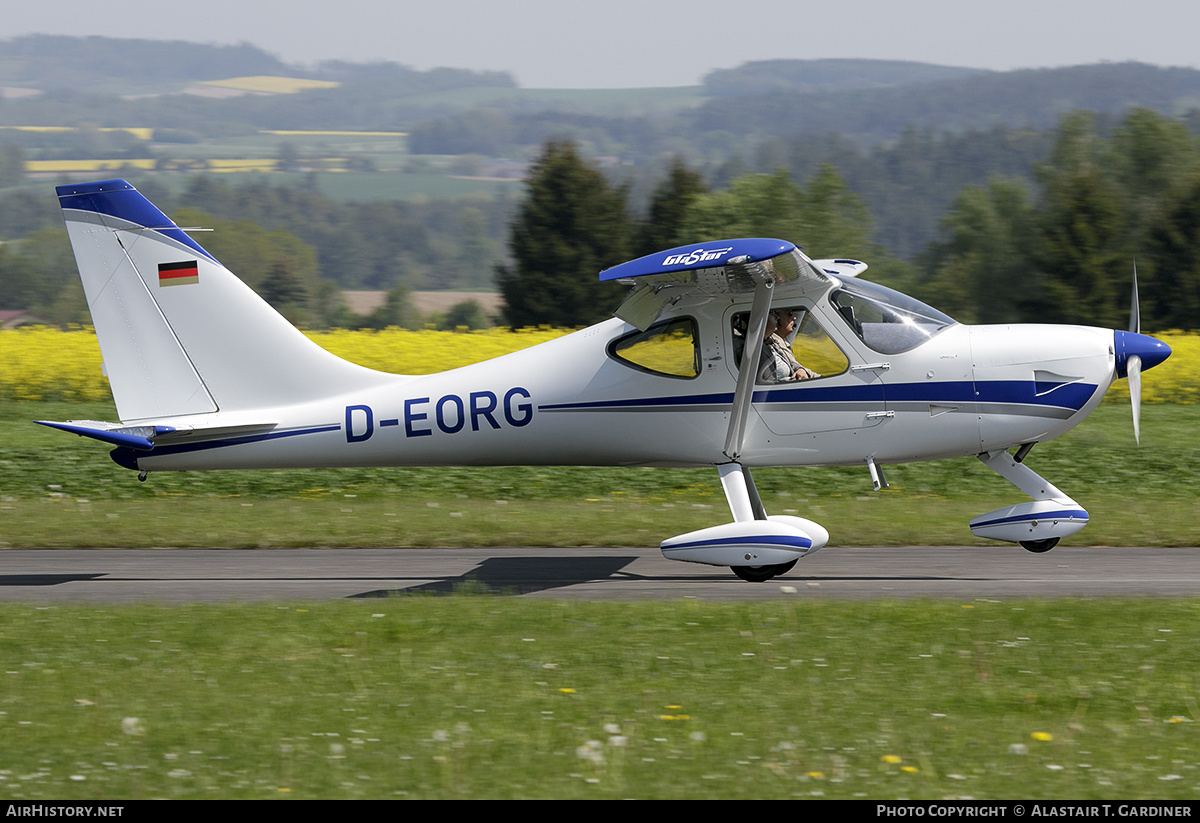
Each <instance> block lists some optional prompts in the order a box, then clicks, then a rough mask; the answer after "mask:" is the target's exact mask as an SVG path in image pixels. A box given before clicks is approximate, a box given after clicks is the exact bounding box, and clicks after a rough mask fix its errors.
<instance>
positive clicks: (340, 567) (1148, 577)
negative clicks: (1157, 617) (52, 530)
mask: <svg viewBox="0 0 1200 823" xmlns="http://www.w3.org/2000/svg"><path fill="white" fill-rule="evenodd" d="M464 586H467V587H472V588H474V589H476V590H479V589H486V590H489V591H492V592H495V593H497V594H505V595H512V596H522V597H561V598H578V599H588V600H605V599H609V600H611V599H625V600H638V599H654V598H657V599H675V598H685V597H694V598H700V599H704V600H749V599H770V598H789V597H803V598H809V599H813V598H826V599H827V598H883V597H894V598H902V597H942V598H964V599H974V598H991V597H1060V596H1072V597H1107V596H1129V597H1132V596H1162V597H1190V596H1196V595H1198V594H1200V550H1197V549H1191V548H1184V549H1161V548H1088V547H1072V546H1059V547H1058V548H1056V549H1054V550H1053V551H1051V552H1049V553H1047V554H1041V555H1035V554H1031V553H1029V552H1026V551H1025V550H1023V549H1021V548H1018V547H1010V546H1004V545H998V546H994V547H992V546H989V547H985V548H981V547H922V546H914V547H891V548H837V547H832V548H830V547H827V548H825V549H823V550H822V551H820V552H817V553H816V554H814V555H812V556H811V557H808V558H805V559H803V560H801V561H800V563H799V564H798V565H797V566H796V568H795V569H793V570H792V571H791V572H790V573H789V574H788V575H786V576H784V577H779V578H775V579H774V580H771V581H768V582H766V583H746V582H744V581H741V580H739V579H737V578H736V577H734V576H733V574H732V573H730V572H729V571H728V570H727V569H721V568H716V567H711V566H699V565H694V564H690V563H679V562H674V561H669V560H666V559H664V558H663V557H662V555H660V554H659V552H658V550H657V549H656V548H646V549H590V548H583V549H523V548H511V549H270V550H227V549H225V550H190V549H158V550H140V549H139V550H134V549H94V550H76V549H69V550H68V549H9V550H6V551H2V552H0V600H9V601H25V602H38V603H51V602H106V603H131V602H158V603H196V602H217V601H250V600H287V601H296V600H306V601H312V600H326V599H330V598H366V597H385V596H389V595H397V594H409V593H412V594H417V593H424V594H435V595H438V594H447V593H451V592H453V591H455V590H456V589H459V588H461V587H464Z"/></svg>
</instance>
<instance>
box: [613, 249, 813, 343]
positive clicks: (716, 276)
mask: <svg viewBox="0 0 1200 823" xmlns="http://www.w3.org/2000/svg"><path fill="white" fill-rule="evenodd" d="M764 279H768V280H772V281H774V283H775V284H781V283H786V282H792V281H797V280H802V279H807V280H812V281H819V282H828V280H829V278H828V277H827V275H826V272H825V271H823V270H822V269H821V267H820V266H818V265H817V264H815V263H814V262H813V261H812V260H810V259H809V258H808V257H807V256H806V255H805V254H804V253H803V252H802V251H800V249H798V248H797V247H796V245H795V244H794V243H789V242H787V241H786V240H773V239H769V238H765V237H749V238H740V239H736V240H719V241H716V242H708V243H698V244H696V243H693V244H692V245H689V246H679V247H677V248H674V249H669V250H667V251H660V252H655V253H654V254H649V255H646V256H645V257H639V258H638V259H636V260H630V261H629V262H628V263H622V264H621V265H619V266H613V267H612V268H611V269H605V270H604V271H602V272H600V280H601V282H611V281H617V282H619V283H623V284H625V285H632V286H634V287H635V288H634V290H633V292H632V293H630V295H629V297H628V298H626V300H625V302H624V303H622V304H621V307H620V308H618V309H617V312H616V315H617V317H620V318H621V319H622V320H624V321H625V322H627V323H631V324H633V325H634V326H637V327H638V328H639V329H642V330H643V331H644V330H645V329H647V328H649V327H650V326H651V325H652V324H653V323H654V321H655V320H657V319H658V317H659V316H660V315H661V314H662V312H663V311H664V310H665V309H666V307H667V306H668V305H671V304H672V303H674V302H677V301H678V300H679V299H680V298H681V297H683V296H685V295H688V294H692V293H696V294H700V295H704V296H706V297H719V296H721V295H727V294H739V293H747V292H750V293H752V292H754V291H755V290H756V288H757V287H758V285H759V284H760V283H761V282H762V281H763V280H764Z"/></svg>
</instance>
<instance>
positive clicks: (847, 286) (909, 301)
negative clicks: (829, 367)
mask: <svg viewBox="0 0 1200 823" xmlns="http://www.w3.org/2000/svg"><path fill="white" fill-rule="evenodd" d="M829 302H830V304H832V305H833V307H834V309H836V310H837V313H838V315H839V316H840V317H841V318H842V319H843V320H845V321H846V323H847V324H848V325H849V326H850V328H852V329H853V330H854V333H855V334H857V335H858V337H859V339H860V340H862V341H863V343H865V344H866V345H867V346H869V347H870V348H871V349H873V350H874V351H877V352H879V353H880V354H899V353H900V352H905V351H908V350H909V349H913V348H916V347H917V346H919V345H921V344H922V343H924V342H925V341H926V340H928V339H929V338H931V337H933V336H934V335H935V334H937V333H938V332H940V331H941V330H942V329H944V328H946V327H947V326H952V325H954V323H955V321H954V320H953V319H952V318H950V317H949V316H947V315H945V314H943V313H942V312H940V311H938V310H937V309H935V308H933V307H932V306H927V305H925V304H924V303H922V302H921V301H920V300H917V299H915V298H912V297H909V296H908V295H906V294H901V293H900V292H898V291H895V290H894V289H889V288H887V287H886V286H880V285H879V284H878V283H869V282H867V281H865V280H844V281H842V282H841V284H840V285H839V286H838V287H837V288H835V289H834V290H833V291H831V292H830V293H829Z"/></svg>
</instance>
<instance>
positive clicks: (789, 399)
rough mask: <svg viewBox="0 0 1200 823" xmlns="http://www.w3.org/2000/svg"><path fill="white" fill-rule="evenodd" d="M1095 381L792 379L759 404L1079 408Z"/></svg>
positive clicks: (712, 397) (665, 401) (635, 401)
mask: <svg viewBox="0 0 1200 823" xmlns="http://www.w3.org/2000/svg"><path fill="white" fill-rule="evenodd" d="M1096 388H1097V387H1096V386H1095V385H1094V384H1092V383H1039V382H1034V381H1032V380H988V381H984V382H980V383H974V382H972V381H970V380H959V381H948V382H939V383H878V382H875V383H864V384H862V385H857V386H828V385H826V386H821V385H811V384H810V385H804V384H790V385H788V386H786V387H784V386H776V387H772V388H769V389H758V390H756V391H755V392H754V400H753V402H755V403H795V404H797V406H798V409H797V410H802V409H803V407H804V404H805V403H823V404H829V403H880V404H883V403H1008V404H1016V405H1027V406H1052V407H1056V408H1062V409H1072V410H1074V411H1078V410H1079V409H1081V408H1083V406H1084V404H1086V403H1087V402H1088V400H1090V399H1091V397H1092V395H1093V394H1095V392H1096ZM732 402H733V393H732V392H729V393H721V394H694V395H676V396H673V397H638V398H632V399H629V400H603V401H598V402H582V403H551V404H547V405H542V406H538V411H572V410H595V411H599V410H603V409H618V408H624V409H632V408H639V407H650V406H657V407H661V406H677V407H687V406H700V405H712V404H730V403H732Z"/></svg>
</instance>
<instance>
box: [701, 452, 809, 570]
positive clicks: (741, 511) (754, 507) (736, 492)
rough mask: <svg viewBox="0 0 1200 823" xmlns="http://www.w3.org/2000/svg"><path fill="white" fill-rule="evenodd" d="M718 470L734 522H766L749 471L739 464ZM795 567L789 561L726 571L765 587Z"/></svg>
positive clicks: (721, 467)
mask: <svg viewBox="0 0 1200 823" xmlns="http://www.w3.org/2000/svg"><path fill="white" fill-rule="evenodd" d="M717 469H718V471H720V473H721V488H723V489H724V490H725V499H726V500H727V501H728V502H729V511H730V513H732V514H733V519H734V522H742V521H746V520H766V519H767V512H766V509H764V508H763V504H762V498H760V497H759V496H758V489H757V488H756V487H755V485H754V478H753V477H751V476H750V470H749V469H747V468H746V467H744V466H742V465H741V464H739V463H725V464H723V465H721V466H717ZM795 565H796V561H795V560H790V561H788V562H787V563H774V564H767V565H764V566H730V567H729V570H730V571H732V572H733V573H734V574H736V575H737V576H738V577H740V578H741V579H742V580H745V581H747V582H749V583H765V582H766V581H768V580H770V579H771V578H772V577H778V576H779V575H781V574H787V573H788V572H790V571H791V570H792V569H793V568H794V567H795Z"/></svg>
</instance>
